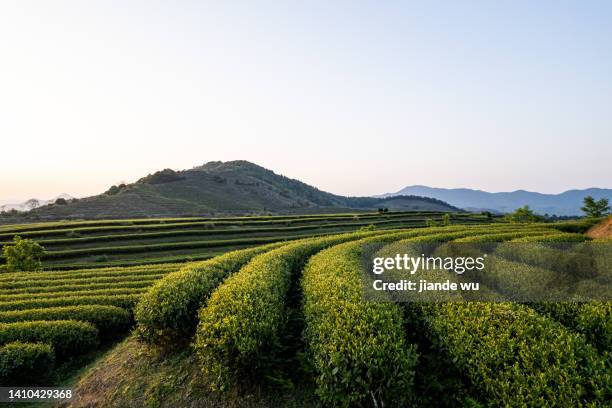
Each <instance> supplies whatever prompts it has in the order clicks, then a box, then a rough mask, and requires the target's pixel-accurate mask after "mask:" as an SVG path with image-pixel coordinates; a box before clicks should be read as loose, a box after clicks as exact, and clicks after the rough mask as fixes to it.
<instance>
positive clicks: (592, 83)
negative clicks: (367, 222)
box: [0, 0, 612, 200]
mask: <svg viewBox="0 0 612 408" xmlns="http://www.w3.org/2000/svg"><path fill="white" fill-rule="evenodd" d="M611 21H612V2H608V1H599V2H598V1H537V2H534V1H483V2H477V1H442V2H435V1H422V2H395V1H371V2H359V1H350V2H349V1H316V2H315V1H309V2H298V1H283V2H281V1H269V2H260V1H210V2H206V1H163V2H151V1H142V2H137V1H125V0H124V1H82V0H81V1H73V2H66V1H59V0H54V1H27V0H17V1H8V0H3V1H1V2H0V38H1V39H0V200H22V199H27V198H31V197H37V198H51V197H53V196H56V195H58V194H60V193H68V194H71V195H74V196H78V197H81V196H87V195H92V194H96V193H100V192H102V191H104V190H106V189H107V188H108V187H109V186H110V185H112V184H114V183H117V182H119V181H135V180H136V179H138V178H140V177H142V176H144V175H146V174H147V173H150V172H153V171H156V170H160V169H163V168H166V167H169V168H174V169H185V168H190V167H193V166H196V165H199V164H202V163H204V162H207V161H211V160H224V161H225V160H234V159H244V160H249V161H252V162H255V163H257V164H260V165H262V166H264V167H267V168H270V169H272V170H274V171H276V172H277V173H281V174H284V175H286V176H289V177H292V178H297V179H300V180H302V181H304V182H307V183H309V184H312V185H315V186H317V187H319V188H321V189H323V190H327V191H330V192H333V193H337V194H346V195H372V194H380V193H384V192H391V191H397V190H399V189H400V188H402V187H404V186H406V185H412V184H424V185H429V186H434V187H468V188H478V189H484V190H488V191H510V190H515V189H527V190H532V191H541V192H561V191H564V190H567V189H570V188H587V187H605V188H610V187H612V182H611V181H612V178H611V174H612V160H611V159H610V155H611V153H612V24H611Z"/></svg>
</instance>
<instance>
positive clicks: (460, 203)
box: [378, 186, 612, 216]
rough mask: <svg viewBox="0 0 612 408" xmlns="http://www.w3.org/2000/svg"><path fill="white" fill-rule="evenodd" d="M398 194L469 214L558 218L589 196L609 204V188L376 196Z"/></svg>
mask: <svg viewBox="0 0 612 408" xmlns="http://www.w3.org/2000/svg"><path fill="white" fill-rule="evenodd" d="M398 195H418V196H423V197H430V198H436V199H438V200H442V201H445V202H447V203H449V204H451V205H453V206H456V207H460V208H463V209H465V210H469V211H482V210H489V211H494V212H500V213H507V212H511V211H514V210H515V209H517V208H519V207H522V206H524V205H529V207H531V208H532V209H533V210H534V211H535V212H537V213H539V214H549V215H553V214H554V215H559V216H572V215H580V214H582V212H581V211H580V207H582V200H583V199H584V197H586V196H592V197H594V198H596V199H600V198H608V199H609V200H610V201H611V202H612V189H603V188H588V189H585V190H568V191H565V192H563V193H560V194H542V193H535V192H531V191H525V190H517V191H512V192H507V193H489V192H487V191H482V190H472V189H468V188H434V187H427V186H408V187H405V188H403V189H401V190H400V191H398V192H396V193H389V194H383V195H381V196H378V197H393V196H398Z"/></svg>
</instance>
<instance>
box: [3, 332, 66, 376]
mask: <svg viewBox="0 0 612 408" xmlns="http://www.w3.org/2000/svg"><path fill="white" fill-rule="evenodd" d="M54 363H55V354H54V353H53V348H52V347H51V346H50V345H49V344H43V343H23V342H20V341H15V342H11V343H7V344H4V345H2V346H0V385H2V386H9V385H11V386H15V385H34V384H38V383H39V382H40V381H44V380H45V379H46V378H47V377H48V376H49V374H50V373H51V371H52V369H53V365H54Z"/></svg>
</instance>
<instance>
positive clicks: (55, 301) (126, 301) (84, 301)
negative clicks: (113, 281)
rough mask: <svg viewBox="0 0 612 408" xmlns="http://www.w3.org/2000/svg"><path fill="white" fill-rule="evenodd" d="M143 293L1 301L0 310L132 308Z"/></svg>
mask: <svg viewBox="0 0 612 408" xmlns="http://www.w3.org/2000/svg"><path fill="white" fill-rule="evenodd" d="M140 296H141V295H115V296H108V295H99V296H74V297H66V298H50V299H45V298H41V299H28V300H15V301H12V302H0V311H8V310H26V309H39V308H46V307H56V306H76V305H112V306H118V307H122V308H124V309H132V308H133V307H134V305H135V304H136V301H137V300H138V298H139V297H140Z"/></svg>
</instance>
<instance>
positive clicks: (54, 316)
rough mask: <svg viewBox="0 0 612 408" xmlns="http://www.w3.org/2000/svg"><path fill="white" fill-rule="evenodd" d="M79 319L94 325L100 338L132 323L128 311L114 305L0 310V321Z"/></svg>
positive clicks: (124, 328)
mask: <svg viewBox="0 0 612 408" xmlns="http://www.w3.org/2000/svg"><path fill="white" fill-rule="evenodd" d="M36 320H79V321H84V322H89V323H91V324H93V325H94V326H96V328H97V329H98V331H99V333H100V336H101V337H102V338H111V337H113V336H116V335H117V334H119V333H125V332H126V331H127V329H128V328H129V327H130V325H131V323H132V317H131V314H130V312H128V311H127V310H125V309H122V308H120V307H116V306H104V305H79V306H61V307H49V308H41V309H27V310H13V311H8V312H0V322H2V323H11V322H20V321H36Z"/></svg>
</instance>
